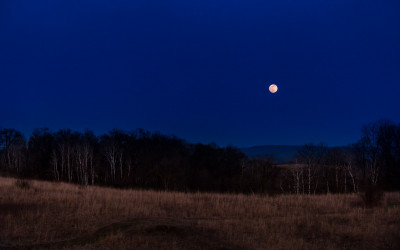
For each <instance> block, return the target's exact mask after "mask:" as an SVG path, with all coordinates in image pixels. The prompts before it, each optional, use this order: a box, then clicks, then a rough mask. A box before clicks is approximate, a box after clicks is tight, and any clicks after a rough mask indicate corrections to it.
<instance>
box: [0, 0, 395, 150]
mask: <svg viewBox="0 0 400 250" xmlns="http://www.w3.org/2000/svg"><path fill="white" fill-rule="evenodd" d="M272 83H275V84H277V85H278V87H279V90H278V92H277V93H276V94H271V93H269V92H268V86H269V85H270V84H272ZM0 95H1V96H0V127H7V128H15V129H18V130H20V131H22V132H24V133H25V134H26V135H27V136H29V134H30V133H31V132H32V130H33V129H34V128H38V127H48V128H50V129H53V130H57V129H60V128H71V129H73V130H79V131H83V130H84V129H85V128H89V129H92V130H93V131H94V132H95V133H97V134H100V133H105V132H107V131H108V130H110V129H112V128H119V129H124V130H134V129H137V128H143V129H145V130H149V131H159V132H161V133H163V134H167V135H172V134H173V135H176V136H178V137H180V138H183V139H186V140H187V141H189V142H203V143H210V142H215V143H217V144H218V145H220V146H225V145H228V144H231V145H235V146H239V147H242V146H252V145H266V144H278V145H279V144H288V145H299V144H304V143H308V142H314V143H318V142H325V143H327V144H328V145H330V146H335V145H347V144H349V143H352V142H355V141H356V140H358V139H359V138H360V136H361V132H360V129H361V127H362V126H363V125H365V124H368V123H370V122H374V121H377V120H378V119H382V118H384V119H390V120H392V121H394V122H396V123H399V122H400V1H398V0H395V1H386V0H385V1H380V0H375V1H368V0H363V1H349V0H343V1H334V0H331V1H328V0H327V1H321V0H314V1H311V0H304V1H299V0H291V1H289V0H273V1H267V0H258V1H255V0H250V1H234V0H197V1H190V0H180V1H176V0H173V1H167V0H160V1H153V0H140V1H128V0H125V1H123V0H113V1H101V0H91V1H89V0H64V1H62V0H57V1H55V0H42V1H32V0H0Z"/></svg>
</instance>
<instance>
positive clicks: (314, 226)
mask: <svg viewBox="0 0 400 250" xmlns="http://www.w3.org/2000/svg"><path fill="white" fill-rule="evenodd" d="M0 225H1V226H0V248H1V249H3V248H4V249H46V248H47V249H110V248H113V249H400V194H399V193H386V194H385V198H384V201H383V202H382V205H381V206H378V207H374V208H365V207H364V206H363V204H362V201H361V199H360V197H359V196H358V195H357V194H348V195H316V196H313V195H311V196H307V195H298V196H296V195H279V196H259V195H242V194H239V195H236V194H211V193H179V192H156V191H142V190H120V189H112V188H103V187H93V186H89V187H82V186H78V185H70V184H66V183H51V182H43V181H27V182H17V179H13V178H5V177H0Z"/></svg>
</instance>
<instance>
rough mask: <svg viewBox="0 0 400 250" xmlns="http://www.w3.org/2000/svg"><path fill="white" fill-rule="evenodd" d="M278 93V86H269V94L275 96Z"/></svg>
mask: <svg viewBox="0 0 400 250" xmlns="http://www.w3.org/2000/svg"><path fill="white" fill-rule="evenodd" d="M276 91H278V86H276V85H275V84H271V85H270V86H269V92H271V93H272V94H273V93H276Z"/></svg>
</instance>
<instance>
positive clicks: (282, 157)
mask: <svg viewBox="0 0 400 250" xmlns="http://www.w3.org/2000/svg"><path fill="white" fill-rule="evenodd" d="M300 148H301V146H287V145H265V146H254V147H247V148H239V150H240V151H242V152H243V153H244V154H246V155H247V156H248V157H249V158H260V157H261V158H264V157H265V158H266V157H270V156H272V157H273V158H274V162H275V163H277V164H285V163H289V162H290V160H291V159H292V158H293V157H294V156H295V155H296V154H297V151H298V150H299V149H300Z"/></svg>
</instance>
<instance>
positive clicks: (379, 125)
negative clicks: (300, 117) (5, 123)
mask: <svg viewBox="0 0 400 250" xmlns="http://www.w3.org/2000/svg"><path fill="white" fill-rule="evenodd" d="M362 132H363V136H362V138H361V139H360V140H359V141H358V142H356V143H354V144H353V145H351V146H348V147H337V148H329V147H327V146H325V145H324V144H318V145H314V144H306V145H304V146H303V147H302V148H301V149H300V150H299V152H298V154H297V155H296V157H294V158H293V162H292V164H289V165H287V166H277V165H275V164H274V162H273V158H272V157H269V158H258V159H249V158H248V157H246V156H245V155H244V154H243V153H242V152H240V151H239V150H238V149H237V148H234V147H231V146H228V147H218V146H216V145H215V144H207V145H206V144H201V143H197V144H191V143H187V142H185V141H184V140H182V139H179V138H177V137H175V136H166V135H162V134H160V133H150V132H148V131H144V130H142V129H139V130H136V131H131V132H126V131H122V130H112V131H110V132H108V133H106V134H103V135H100V136H96V135H95V134H94V133H93V132H92V131H90V130H86V131H84V132H77V131H71V130H69V129H61V130H58V131H56V132H52V131H50V130H49V129H35V130H34V131H33V133H32V135H31V136H30V137H29V139H28V140H27V139H26V138H25V137H24V135H23V134H22V133H21V132H19V131H17V130H15V129H0V170H1V172H2V173H3V174H8V175H14V176H18V177H23V178H35V179H43V180H51V181H63V182H70V183H77V184H81V185H104V186H113V187H120V188H145V189H156V190H177V191H206V192H243V193H278V192H284V193H295V194H315V193H346V192H357V191H358V190H359V189H360V188H362V187H363V185H366V184H367V183H371V184H373V185H379V186H381V187H383V188H385V189H387V190H393V189H399V188H400V186H399V184H400V171H399V170H400V125H396V124H394V123H392V122H390V121H378V122H376V123H373V124H370V125H367V126H365V127H364V128H363V129H362Z"/></svg>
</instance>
